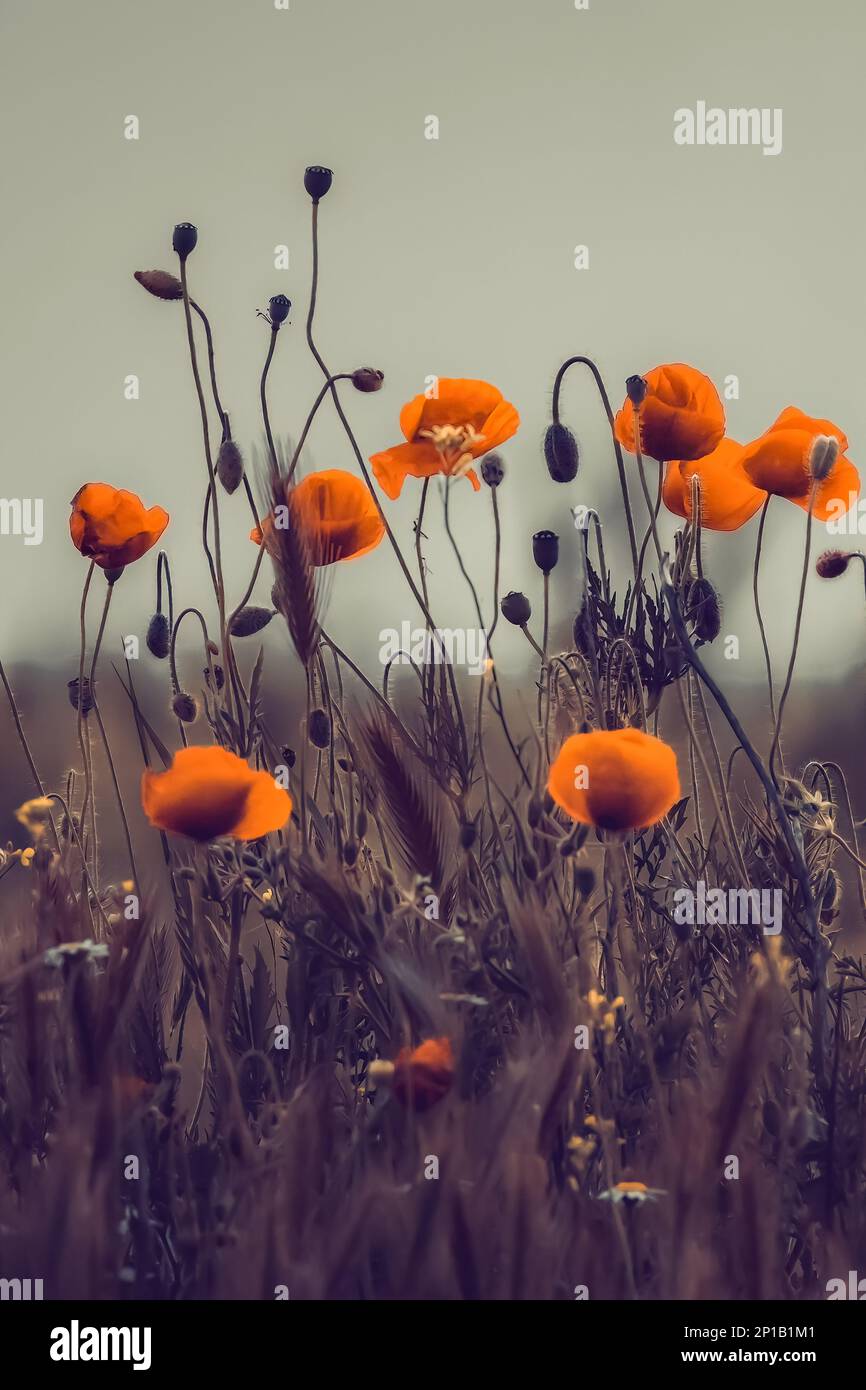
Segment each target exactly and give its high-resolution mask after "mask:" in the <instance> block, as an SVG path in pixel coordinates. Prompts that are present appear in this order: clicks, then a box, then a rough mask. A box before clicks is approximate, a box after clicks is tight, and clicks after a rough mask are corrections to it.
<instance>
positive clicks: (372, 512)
mask: <svg viewBox="0 0 866 1390" xmlns="http://www.w3.org/2000/svg"><path fill="white" fill-rule="evenodd" d="M289 514H290V516H291V517H293V518H295V520H296V522H297V524H298V525H299V526H300V527H302V528H303V531H304V535H305V536H306V538H307V543H308V545H309V547H310V553H311V558H312V561H313V564H315V565H333V564H335V563H336V561H338V560H356V559H357V558H358V556H359V555H366V554H367V552H368V551H369V550H375V548H376V546H377V545H378V544H379V542H380V541H381V539H382V537H383V536H384V534H385V526H384V523H383V521H382V518H381V517H380V515H379V512H378V510H377V508H376V503H375V502H374V501H373V499H372V497H371V496H370V491H369V489H368V487H367V484H366V483H365V482H364V481H363V479H361V478H357V477H356V476H355V474H354V473H347V472H346V471H345V469H343V468H323V469H322V470H321V471H320V472H318V473H309V474H308V475H307V477H306V478H304V479H303V480H302V481H301V482H300V483H298V485H297V487H295V488H292V490H291V492H290V494H289ZM272 525H273V517H272V516H271V517H268V518H266V520H265V529H266V530H267V528H268V527H269V526H272ZM250 540H253V541H256V543H257V544H259V545H261V541H262V532H261V529H260V528H259V527H258V526H255V527H253V529H252V531H251V532H250Z"/></svg>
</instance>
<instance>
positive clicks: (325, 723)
mask: <svg viewBox="0 0 866 1390" xmlns="http://www.w3.org/2000/svg"><path fill="white" fill-rule="evenodd" d="M307 733H308V735H309V739H310V743H312V744H314V746H315V747H316V748H327V746H328V744H329V743H330V742H331V721H330V719H329V718H328V716H327V714H326V713H325V711H324V710H323V709H314V710H311V712H310V721H309V723H308V725H307Z"/></svg>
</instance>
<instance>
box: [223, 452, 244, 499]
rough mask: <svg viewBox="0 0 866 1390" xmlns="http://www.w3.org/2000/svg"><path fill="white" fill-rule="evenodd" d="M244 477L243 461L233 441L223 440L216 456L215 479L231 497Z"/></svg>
mask: <svg viewBox="0 0 866 1390" xmlns="http://www.w3.org/2000/svg"><path fill="white" fill-rule="evenodd" d="M243 476H244V461H243V456H242V455H241V451H240V449H239V448H238V446H237V444H236V443H235V441H234V440H233V439H224V440H223V442H222V444H221V445H220V449H219V453H218V454H217V477H218V478H219V480H220V482H221V483H222V485H223V487H224V488H225V490H226V492H227V493H228V494H229V496H231V494H232V493H233V492H236V491H237V489H238V488H239V487H240V485H241V482H242V480H243Z"/></svg>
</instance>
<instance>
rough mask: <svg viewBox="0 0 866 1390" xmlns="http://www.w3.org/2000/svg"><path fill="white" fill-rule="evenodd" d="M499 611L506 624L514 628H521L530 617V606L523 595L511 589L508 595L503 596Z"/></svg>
mask: <svg viewBox="0 0 866 1390" xmlns="http://www.w3.org/2000/svg"><path fill="white" fill-rule="evenodd" d="M499 611H500V612H501V614H502V616H503V618H504V619H505V620H506V622H509V623H513V624H514V626H515V627H523V626H524V624H525V623H528V622H529V619H530V618H531V617H532V604H531V603H530V602H529V599H528V598H527V597H526V595H525V594H521V593H518V592H517V591H516V590H515V589H512V591H511V593H510V594H505V595H504V597H503V598H502V600H501V602H500V604H499Z"/></svg>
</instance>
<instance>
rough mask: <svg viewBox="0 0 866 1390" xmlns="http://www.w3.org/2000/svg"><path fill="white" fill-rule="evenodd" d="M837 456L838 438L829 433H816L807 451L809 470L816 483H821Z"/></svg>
mask: <svg viewBox="0 0 866 1390" xmlns="http://www.w3.org/2000/svg"><path fill="white" fill-rule="evenodd" d="M838 457H839V441H838V439H836V438H835V437H834V436H833V435H829V434H819V435H816V437H815V438H814V439H813V440H812V448H811V450H810V452H809V471H810V473H811V474H812V477H813V478H814V480H815V482H816V483H823V481H824V479H825V478H826V477H827V475H828V474H829V472H830V470H831V468H832V467H833V464H834V463H835V462H836V459H837V458H838Z"/></svg>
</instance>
